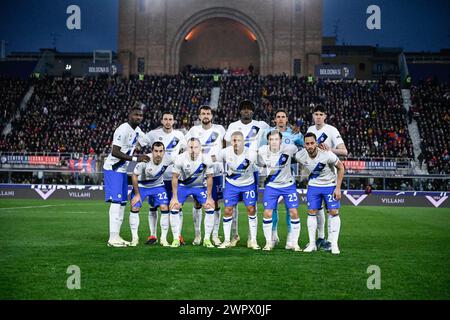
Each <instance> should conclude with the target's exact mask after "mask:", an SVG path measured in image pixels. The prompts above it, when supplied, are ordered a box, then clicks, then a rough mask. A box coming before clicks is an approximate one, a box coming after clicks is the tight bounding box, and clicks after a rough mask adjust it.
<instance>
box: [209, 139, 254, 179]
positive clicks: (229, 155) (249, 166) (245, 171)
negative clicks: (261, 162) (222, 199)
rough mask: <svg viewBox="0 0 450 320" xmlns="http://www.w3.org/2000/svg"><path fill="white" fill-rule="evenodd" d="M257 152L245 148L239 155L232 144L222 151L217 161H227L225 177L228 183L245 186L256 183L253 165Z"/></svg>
mask: <svg viewBox="0 0 450 320" xmlns="http://www.w3.org/2000/svg"><path fill="white" fill-rule="evenodd" d="M256 157H257V155H256V153H255V152H250V151H249V149H247V148H244V152H242V153H241V154H240V155H237V154H236V153H235V152H234V148H233V147H232V146H230V147H227V148H225V149H223V150H222V151H221V153H220V154H219V155H218V157H217V161H220V162H225V173H226V176H225V179H226V181H228V183H230V184H232V185H234V186H236V187H243V186H248V185H251V184H254V183H255V177H254V175H253V172H254V170H253V166H254V164H255V163H256Z"/></svg>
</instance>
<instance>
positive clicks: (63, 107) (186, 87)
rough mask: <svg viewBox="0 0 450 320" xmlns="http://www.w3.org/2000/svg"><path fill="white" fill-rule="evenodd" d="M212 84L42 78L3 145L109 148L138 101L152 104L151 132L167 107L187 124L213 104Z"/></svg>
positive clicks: (146, 125) (176, 79) (14, 148)
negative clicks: (204, 108) (201, 109)
mask: <svg viewBox="0 0 450 320" xmlns="http://www.w3.org/2000/svg"><path fill="white" fill-rule="evenodd" d="M11 85H13V83H11ZM210 89H211V83H210V81H208V80H205V79H202V78H192V77H183V76H158V77H156V76H155V77H146V78H145V79H144V81H139V80H137V79H136V78H131V79H129V80H124V79H120V78H109V79H101V78H99V79H84V80H83V79H73V78H70V79H62V80H56V79H52V78H47V79H42V80H38V81H37V82H36V84H35V91H34V94H33V96H32V97H31V99H30V101H29V103H28V106H27V109H26V110H25V111H24V112H22V113H21V115H20V117H19V118H18V119H16V120H14V121H13V122H12V128H13V129H12V132H11V133H10V134H9V135H8V136H6V137H5V136H2V137H1V138H0V150H1V151H9V152H39V151H41V152H42V151H48V152H82V153H84V154H102V153H108V152H109V150H110V144H111V139H112V134H113V132H114V129H115V128H116V127H117V126H118V125H119V124H120V123H122V122H123V120H124V119H126V116H127V110H128V109H129V107H131V106H132V105H133V104H134V103H136V102H137V101H139V102H141V103H143V104H145V105H147V106H148V109H147V112H146V117H145V121H144V122H143V124H142V125H141V128H142V129H143V130H144V131H145V132H146V131H149V130H151V129H153V128H155V127H157V126H159V121H160V118H161V112H162V111H163V110H170V111H172V112H173V113H174V118H175V119H177V120H178V121H179V123H178V127H185V128H187V127H189V125H191V124H192V123H193V119H192V115H193V114H195V113H196V112H195V111H196V109H197V108H198V107H199V106H200V105H201V104H203V103H208V99H209V96H210ZM19 100H20V99H19ZM16 106H17V104H16Z"/></svg>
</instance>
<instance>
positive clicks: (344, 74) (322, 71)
mask: <svg viewBox="0 0 450 320" xmlns="http://www.w3.org/2000/svg"><path fill="white" fill-rule="evenodd" d="M314 75H315V77H316V78H326V79H353V78H355V66H350V65H340V64H320V65H317V66H315V68H314Z"/></svg>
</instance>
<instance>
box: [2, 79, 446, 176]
mask: <svg viewBox="0 0 450 320" xmlns="http://www.w3.org/2000/svg"><path fill="white" fill-rule="evenodd" d="M0 81H1V84H2V85H1V88H2V89H1V91H0V92H1V98H2V101H3V103H4V105H5V106H6V107H5V108H3V110H4V111H3V113H2V123H3V124H2V126H4V125H5V121H6V120H7V119H8V118H10V115H11V114H12V112H13V111H14V110H16V109H17V108H18V106H19V104H20V101H21V99H22V97H23V95H24V92H26V90H27V86H28V85H29V81H28V82H27V81H22V80H13V79H7V78H1V79H0ZM34 85H35V90H34V93H33V95H32V97H31V99H30V101H29V102H28V106H27V108H26V109H25V110H23V111H21V113H20V116H19V117H18V118H17V119H15V120H13V121H12V131H11V133H10V134H8V135H7V136H3V135H2V136H1V137H0V151H2V152H43V151H47V152H79V153H83V154H91V155H93V154H97V155H98V154H105V153H108V152H109V150H110V144H111V138H112V133H113V130H114V128H115V127H117V126H118V125H119V124H120V123H121V122H122V121H123V119H125V118H126V110H127V109H128V108H129V107H130V106H131V105H133V104H134V103H135V102H136V101H139V102H142V103H143V104H145V105H147V106H148V108H147V110H146V116H145V120H144V122H143V123H142V125H141V127H142V129H143V130H144V131H145V132H147V131H149V130H151V129H153V128H155V127H157V126H159V120H160V117H161V112H162V111H163V110H170V111H171V112H173V113H174V117H175V119H176V121H177V124H176V127H177V128H181V129H185V130H187V129H189V128H190V127H191V126H192V125H194V124H196V123H198V122H197V121H198V120H197V116H196V110H197V108H198V107H199V106H200V105H201V104H208V103H209V99H210V95H211V88H212V86H213V81H212V79H211V77H202V76H195V75H192V74H188V73H186V74H179V75H176V76H146V77H145V79H144V80H143V81H140V80H139V79H138V78H136V77H131V78H130V79H122V78H119V77H115V78H97V79H81V78H80V79H78V78H65V79H55V78H41V79H39V80H34ZM448 92H449V88H448V86H446V85H442V84H441V85H437V84H429V83H423V84H420V85H418V86H414V87H413V88H412V98H413V109H412V112H413V114H414V117H415V119H416V120H417V121H418V123H419V127H420V131H421V134H422V139H423V143H422V146H421V147H422V152H423V157H424V160H425V163H426V165H427V166H428V168H429V169H430V173H448V172H449V171H450V168H449V161H448V159H449V155H448V148H449V139H448V137H449V132H448V123H449V118H450V116H449V113H448V103H449V99H448ZM242 99H251V100H253V101H255V102H256V103H257V105H259V106H260V107H259V108H258V110H257V112H256V114H255V118H256V119H257V120H264V121H266V122H268V123H269V124H271V119H272V118H273V116H274V113H275V111H276V110H277V109H279V108H283V109H286V110H287V111H288V112H289V114H290V121H291V123H293V124H296V125H298V126H299V127H300V128H301V132H303V133H304V132H306V130H307V127H308V126H309V125H311V124H312V122H311V120H312V119H311V112H312V109H313V108H314V105H315V104H317V103H322V104H323V105H324V106H325V107H326V108H327V110H328V111H329V117H328V120H327V122H328V123H330V124H332V125H334V126H336V127H337V128H338V129H339V131H340V132H341V134H342V136H344V138H345V141H346V144H347V148H348V150H349V152H350V154H349V157H353V158H355V157H397V158H400V157H403V158H413V148H412V143H411V138H410V137H409V134H408V129H407V118H408V115H407V113H406V110H405V109H404V107H403V106H402V100H401V91H400V87H399V85H398V84H396V83H394V82H386V83H384V84H381V83H380V82H377V81H338V82H333V81H322V80H317V81H314V82H308V80H307V78H297V77H289V76H286V75H278V76H265V77H263V76H250V75H245V76H222V81H221V91H220V103H219V108H218V110H217V114H216V119H217V120H216V121H217V122H219V123H221V124H223V125H224V126H227V125H228V124H229V123H230V122H232V121H235V120H237V119H238V118H239V114H238V102H239V101H240V100H242ZM431 129H433V130H431Z"/></svg>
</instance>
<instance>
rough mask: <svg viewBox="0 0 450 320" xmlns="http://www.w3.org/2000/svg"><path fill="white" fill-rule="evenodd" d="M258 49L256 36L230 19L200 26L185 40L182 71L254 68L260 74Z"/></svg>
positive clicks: (222, 19)
mask: <svg viewBox="0 0 450 320" xmlns="http://www.w3.org/2000/svg"><path fill="white" fill-rule="evenodd" d="M259 61H260V54H259V46H258V39H257V37H256V35H255V34H254V33H253V32H252V31H251V30H250V29H249V28H248V27H246V26H245V25H243V24H242V23H240V22H238V21H236V20H233V19H229V18H212V19H208V20H206V21H204V22H201V23H200V24H198V25H197V26H195V27H194V28H193V29H192V30H190V31H189V32H188V33H187V35H186V36H185V37H184V41H183V42H182V44H181V48H180V62H179V68H180V69H183V68H184V67H185V66H186V65H192V66H193V67H196V66H198V67H204V68H221V69H223V68H228V69H243V70H245V71H247V69H248V66H249V65H250V64H251V65H253V66H254V70H255V71H256V72H259Z"/></svg>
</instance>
